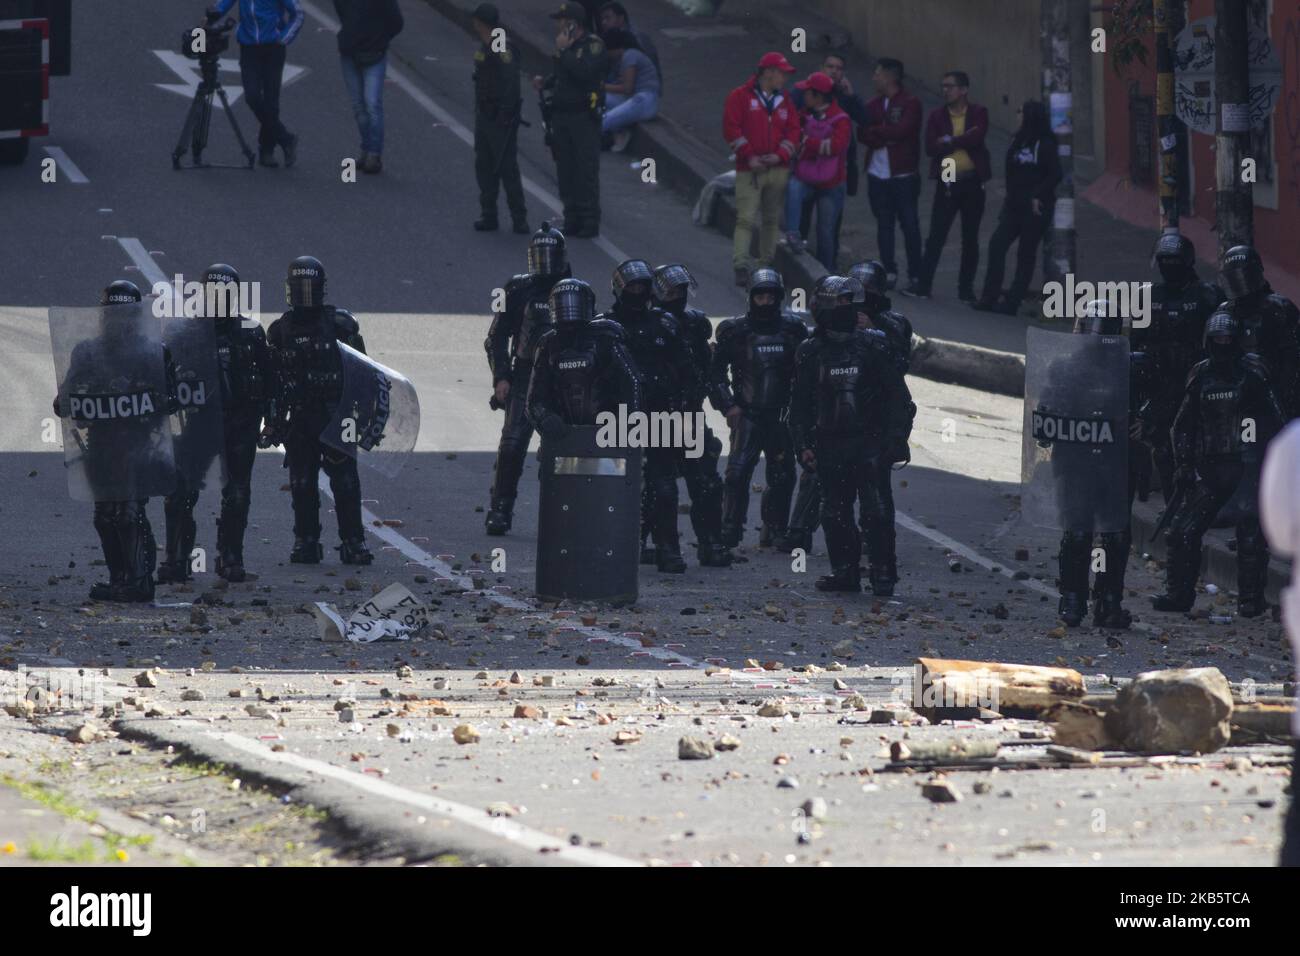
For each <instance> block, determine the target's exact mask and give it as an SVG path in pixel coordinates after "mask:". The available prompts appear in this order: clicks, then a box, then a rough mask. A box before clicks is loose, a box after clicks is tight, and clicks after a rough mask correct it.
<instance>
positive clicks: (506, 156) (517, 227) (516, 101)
mask: <svg viewBox="0 0 1300 956" xmlns="http://www.w3.org/2000/svg"><path fill="white" fill-rule="evenodd" d="M473 22H474V32H475V33H477V34H478V38H479V48H478V50H477V51H475V53H474V176H475V178H476V179H477V180H478V203H479V210H480V215H479V218H478V219H477V220H475V222H474V228H475V229H476V230H477V231H479V232H494V231H495V230H496V229H497V192H498V191H499V190H500V189H502V188H503V187H504V189H505V193H506V205H507V206H509V207H510V219H511V221H512V223H513V229H514V232H515V233H516V234H517V235H521V236H522V235H527V234H528V233H529V232H530V231H531V230H530V229H529V228H528V206H527V205H526V204H525V202H524V186H523V180H522V179H521V178H520V175H519V126H520V123H522V121H523V98H522V97H521V96H520V94H519V47H517V46H516V45H515V44H514V43H513V42H511V41H510V40H509V39H508V38H507V37H506V36H505V34H504V31H501V32H498V31H500V24H501V14H500V13H499V12H498V11H497V8H496V7H495V6H493V5H492V4H490V3H480V4H479V5H478V6H477V7H476V8H475V10H474V18H473Z"/></svg>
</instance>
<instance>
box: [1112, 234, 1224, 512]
mask: <svg viewBox="0 0 1300 956" xmlns="http://www.w3.org/2000/svg"><path fill="white" fill-rule="evenodd" d="M1151 262H1152V265H1153V266H1154V267H1155V268H1156V269H1158V270H1159V271H1160V278H1161V280H1162V281H1160V282H1157V283H1156V284H1155V285H1154V286H1152V288H1151V324H1150V325H1149V326H1148V327H1146V328H1142V327H1140V326H1134V328H1133V330H1132V334H1131V342H1132V349H1133V351H1134V352H1140V353H1142V354H1144V355H1146V356H1147V358H1146V362H1147V366H1148V367H1147V378H1146V382H1147V385H1148V394H1147V396H1146V399H1145V401H1144V402H1143V403H1142V406H1141V424H1142V430H1141V433H1140V434H1139V436H1138V437H1139V438H1140V440H1141V441H1142V442H1143V443H1144V444H1145V445H1147V446H1149V447H1150V449H1151V456H1152V460H1153V463H1154V464H1155V468H1156V473H1157V474H1158V475H1159V476H1160V487H1161V490H1162V492H1163V494H1164V498H1165V502H1166V503H1168V501H1169V498H1170V497H1171V496H1172V495H1173V473H1174V466H1173V454H1172V452H1171V450H1170V447H1169V429H1170V427H1171V426H1172V425H1173V423H1174V416H1175V415H1177V414H1178V406H1179V405H1180V404H1181V403H1182V400H1183V390H1184V389H1185V388H1186V386H1187V375H1188V373H1189V372H1191V370H1192V366H1193V365H1195V364H1196V363H1197V362H1199V361H1200V360H1201V358H1202V357H1203V356H1202V355H1201V337H1202V335H1203V334H1204V332H1205V320H1206V319H1208V318H1209V317H1210V314H1211V313H1212V312H1213V311H1214V310H1215V309H1216V308H1217V307H1218V305H1219V303H1220V302H1222V301H1223V298H1224V296H1223V290H1222V289H1220V288H1219V287H1218V286H1217V285H1215V284H1214V283H1212V282H1205V281H1203V280H1202V279H1200V278H1198V277H1197V275H1196V249H1195V247H1194V246H1193V245H1192V242H1191V240H1190V239H1188V238H1186V237H1185V236H1180V235H1177V234H1175V233H1170V234H1167V235H1163V236H1161V237H1160V238H1159V239H1158V240H1156V246H1155V250H1154V252H1153V253H1152V256H1151ZM1132 451H1133V452H1134V455H1133V457H1134V458H1135V459H1137V458H1138V456H1139V455H1140V454H1143V451H1142V449H1141V448H1137V449H1133V450H1132Z"/></svg>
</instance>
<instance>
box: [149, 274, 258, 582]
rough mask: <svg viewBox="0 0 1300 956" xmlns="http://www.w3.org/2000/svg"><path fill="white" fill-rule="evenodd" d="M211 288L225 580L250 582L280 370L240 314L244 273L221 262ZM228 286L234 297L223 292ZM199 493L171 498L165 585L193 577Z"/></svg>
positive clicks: (210, 277)
mask: <svg viewBox="0 0 1300 956" xmlns="http://www.w3.org/2000/svg"><path fill="white" fill-rule="evenodd" d="M203 284H204V286H205V288H206V289H208V290H209V292H208V294H207V295H206V296H205V301H207V302H209V303H212V304H213V305H214V307H215V308H214V309H213V312H214V314H212V315H210V316H209V318H210V319H212V321H213V324H214V326H215V328H216V340H217V369H218V374H219V376H220V386H221V413H222V427H223V430H224V433H225V434H224V435H223V439H224V446H223V451H224V456H223V458H222V464H223V465H224V469H223V473H224V474H223V477H224V483H223V484H222V486H221V517H220V518H218V519H217V568H216V570H217V574H218V575H219V576H221V577H223V578H225V579H226V580H227V581H235V582H238V581H243V580H245V578H246V577H247V574H246V572H245V570H244V530H245V528H247V527H248V509H249V504H250V502H251V500H252V476H253V460H254V458H256V456H257V444H258V436H259V434H260V432H261V430H262V419H263V418H266V419H268V420H269V419H273V418H274V417H275V410H274V409H275V403H274V395H273V392H272V389H273V387H274V384H275V368H274V366H273V364H272V359H271V352H270V349H269V347H268V346H267V344H266V332H265V331H263V329H262V326H261V325H259V324H256V323H254V324H252V325H247V326H246V325H245V324H244V320H243V316H241V315H239V313H238V312H237V311H234V310H233V309H232V308H231V306H232V305H233V303H234V294H233V288H234V286H237V285H238V284H239V273H238V272H236V271H235V269H234V267H233V266H229V265H226V264H225V263H222V262H217V263H214V264H212V265H210V266H208V267H207V269H205V270H204V272H203ZM223 287H227V288H229V289H231V290H232V291H231V292H227V291H225V290H224V289H223ZM198 499H199V489H197V488H185V487H178V488H177V490H176V491H175V492H174V493H173V494H171V495H168V496H167V497H166V498H165V499H163V513H164V515H165V516H166V521H167V534H166V539H167V544H166V547H167V559H166V560H165V561H163V562H162V563H161V564H160V565H159V566H158V583H159V584H164V583H167V582H174V581H185V580H188V579H189V578H190V561H189V556H190V553H191V551H192V550H193V548H194V539H195V535H196V534H197V531H198V528H197V525H196V524H195V521H194V506H195V504H197V503H198Z"/></svg>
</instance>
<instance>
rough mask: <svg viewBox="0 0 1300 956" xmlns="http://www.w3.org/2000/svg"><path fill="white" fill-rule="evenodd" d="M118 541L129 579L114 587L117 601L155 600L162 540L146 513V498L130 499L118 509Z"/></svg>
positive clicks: (139, 601)
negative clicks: (157, 538) (133, 500)
mask: <svg viewBox="0 0 1300 956" xmlns="http://www.w3.org/2000/svg"><path fill="white" fill-rule="evenodd" d="M117 534H118V541H119V542H120V543H121V548H122V555H123V557H124V558H125V559H126V560H125V571H126V575H125V579H124V581H123V583H122V585H121V586H120V587H118V588H115V589H114V591H113V600H114V601H124V602H129V603H145V602H148V601H152V600H153V595H154V577H153V571H154V565H155V564H156V563H157V561H158V543H157V542H156V541H155V540H154V536H153V528H152V527H151V526H150V524H149V517H148V515H147V514H146V513H145V502H143V501H139V502H127V503H126V505H125V507H124V508H123V509H122V510H121V511H119V513H118V521H117Z"/></svg>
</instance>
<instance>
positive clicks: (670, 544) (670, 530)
mask: <svg viewBox="0 0 1300 956" xmlns="http://www.w3.org/2000/svg"><path fill="white" fill-rule="evenodd" d="M651 497H652V500H653V501H654V511H653V521H652V526H653V529H654V542H655V564H656V565H657V566H658V568H659V570H660V571H661V572H663V573H664V574H682V573H684V572H685V571H686V561H685V560H683V558H682V547H681V543H680V539H679V538H678V535H677V482H676V480H675V479H672V480H660V481H659V482H658V483H657V484H656V486H655V488H654V491H653V494H652V496H651Z"/></svg>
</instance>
